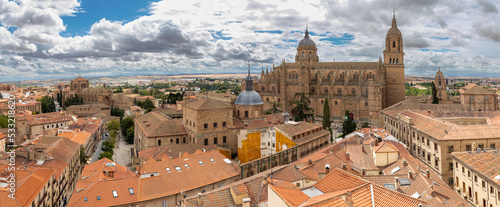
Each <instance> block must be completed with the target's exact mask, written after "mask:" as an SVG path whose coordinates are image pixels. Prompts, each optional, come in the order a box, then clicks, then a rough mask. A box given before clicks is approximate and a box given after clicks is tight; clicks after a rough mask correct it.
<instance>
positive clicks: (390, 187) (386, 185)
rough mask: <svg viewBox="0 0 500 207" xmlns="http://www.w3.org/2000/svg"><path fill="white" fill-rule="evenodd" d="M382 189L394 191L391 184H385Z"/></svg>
mask: <svg viewBox="0 0 500 207" xmlns="http://www.w3.org/2000/svg"><path fill="white" fill-rule="evenodd" d="M384 187H385V188H388V189H391V190H394V184H392V183H386V184H384Z"/></svg>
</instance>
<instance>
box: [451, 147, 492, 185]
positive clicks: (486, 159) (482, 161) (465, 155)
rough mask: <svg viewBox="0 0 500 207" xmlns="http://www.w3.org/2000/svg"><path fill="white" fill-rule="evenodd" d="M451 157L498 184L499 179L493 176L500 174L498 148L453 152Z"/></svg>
mask: <svg viewBox="0 0 500 207" xmlns="http://www.w3.org/2000/svg"><path fill="white" fill-rule="evenodd" d="M452 157H454V158H455V159H457V160H458V161H459V162H462V163H465V164H466V165H467V166H468V167H469V168H471V169H473V170H474V171H476V172H478V173H480V174H481V175H483V176H485V177H487V178H488V179H489V180H491V181H492V182H495V183H497V184H499V185H500V179H495V177H497V176H500V152H499V150H498V149H497V150H483V151H472V152H454V153H452Z"/></svg>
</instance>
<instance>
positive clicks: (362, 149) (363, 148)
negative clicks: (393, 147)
mask: <svg viewBox="0 0 500 207" xmlns="http://www.w3.org/2000/svg"><path fill="white" fill-rule="evenodd" d="M361 151H362V152H363V153H365V145H361Z"/></svg>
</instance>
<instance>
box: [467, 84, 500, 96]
mask: <svg viewBox="0 0 500 207" xmlns="http://www.w3.org/2000/svg"><path fill="white" fill-rule="evenodd" d="M463 94H465V95H494V94H495V93H493V92H491V91H488V90H486V89H484V88H483V87H482V86H478V85H475V86H473V87H472V88H469V89H468V90H466V91H465V92H463Z"/></svg>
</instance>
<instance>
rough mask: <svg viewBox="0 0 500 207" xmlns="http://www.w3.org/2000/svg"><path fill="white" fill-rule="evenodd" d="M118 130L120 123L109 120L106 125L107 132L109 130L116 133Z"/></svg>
mask: <svg viewBox="0 0 500 207" xmlns="http://www.w3.org/2000/svg"><path fill="white" fill-rule="evenodd" d="M119 129H120V122H118V121H117V120H111V121H110V122H109V123H108V130H109V131H111V130H116V131H118V130H119Z"/></svg>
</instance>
